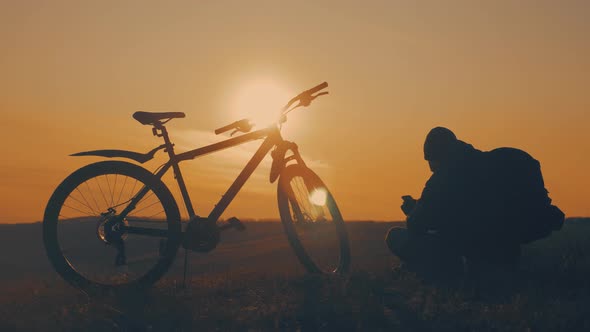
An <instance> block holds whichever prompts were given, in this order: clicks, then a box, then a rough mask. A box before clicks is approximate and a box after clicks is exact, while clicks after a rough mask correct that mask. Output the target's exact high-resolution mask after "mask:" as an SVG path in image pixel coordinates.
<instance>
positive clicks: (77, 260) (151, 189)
mask: <svg viewBox="0 0 590 332" xmlns="http://www.w3.org/2000/svg"><path fill="white" fill-rule="evenodd" d="M327 86H328V84H327V83H326V82H324V83H322V84H320V85H318V86H316V87H314V88H312V89H309V90H307V91H304V92H302V93H301V94H299V95H297V96H296V97H294V98H293V99H291V100H290V101H289V103H287V105H286V106H285V107H284V108H283V109H282V111H281V113H280V117H279V119H278V120H277V121H276V123H274V124H273V125H271V126H269V127H267V128H265V129H261V130H256V131H253V132H250V131H251V130H252V124H251V123H250V122H249V121H248V120H247V119H242V120H239V121H236V122H234V123H232V124H229V125H227V126H224V127H222V128H219V129H217V130H215V133H216V134H221V133H224V132H227V131H230V130H232V131H233V132H232V133H231V135H232V136H233V135H234V134H236V133H242V134H241V135H240V136H237V137H234V138H230V139H227V140H224V141H221V142H218V143H215V144H211V145H208V146H205V147H201V148H198V149H195V150H191V151H187V152H183V153H179V154H176V153H175V151H174V144H172V142H171V140H170V138H169V136H168V131H167V130H166V127H165V126H164V124H165V123H167V122H168V121H170V120H172V119H175V118H184V117H185V115H184V113H180V112H168V113H149V112H136V113H134V114H133V117H134V118H135V119H136V120H137V121H139V122H140V123H141V124H143V125H150V126H153V128H152V133H153V135H154V136H157V137H161V138H163V139H164V144H162V145H160V146H158V147H156V148H155V149H153V150H151V151H149V152H148V153H145V154H141V153H137V152H131V151H124V150H96V151H87V152H81V153H76V154H73V155H72V156H102V157H109V158H112V157H120V158H127V159H131V160H134V161H136V162H138V163H145V162H147V161H149V160H151V159H152V158H153V157H154V155H155V153H156V152H157V151H159V150H161V149H163V150H164V151H165V152H167V153H168V156H169V158H170V159H169V161H168V162H166V163H165V164H163V165H162V166H160V167H159V168H158V169H157V170H156V171H154V173H152V172H149V171H147V170H146V169H144V168H142V167H140V166H138V165H136V164H132V163H128V162H123V161H101V162H97V163H94V164H90V165H87V166H84V167H82V168H80V169H78V170H77V171H75V172H74V173H72V174H71V175H70V176H68V177H67V178H66V179H65V180H64V181H63V182H62V183H61V184H60V185H59V186H58V187H57V189H56V190H55V192H54V193H53V195H52V196H51V198H50V200H49V203H48V204H47V207H46V209H45V215H44V219H43V240H44V243H45V249H46V251H47V254H48V257H49V260H50V261H51V263H52V265H53V267H54V268H55V270H56V271H57V272H58V273H59V274H60V275H61V276H62V277H63V278H64V279H65V280H66V281H68V282H69V283H71V284H72V285H74V286H76V287H79V288H81V289H84V290H100V291H105V290H120V289H124V288H144V287H147V286H150V285H152V284H153V283H154V282H156V281H157V280H158V279H160V278H161V277H162V275H163V274H164V273H166V271H167V270H168V269H169V268H170V266H171V264H172V262H173V260H174V257H175V256H176V252H177V250H178V248H179V246H180V245H181V244H182V245H183V247H184V248H186V249H190V250H193V251H198V252H209V251H211V250H213V249H214V248H215V247H216V246H217V244H218V243H219V241H220V231H222V230H225V229H229V228H234V229H238V230H243V229H244V228H245V227H244V225H243V224H242V223H241V222H240V221H239V220H238V219H237V218H230V219H228V220H227V222H226V223H225V224H223V225H221V224H218V220H219V218H220V216H221V215H222V213H223V212H224V210H225V209H226V208H227V206H228V205H229V203H230V202H231V201H232V200H233V199H234V197H235V196H236V194H237V193H238V191H239V190H240V188H242V186H243V185H244V183H245V182H246V180H247V179H248V178H249V177H250V175H251V174H252V172H253V171H254V170H255V169H256V167H257V166H258V165H259V164H260V162H261V161H262V160H263V158H264V157H265V156H266V154H267V153H268V152H270V151H271V150H272V152H271V156H272V159H273V163H272V167H271V171H270V181H271V183H272V182H275V181H276V180H277V179H278V186H277V195H278V207H279V213H280V216H281V221H282V224H283V226H284V230H285V232H286V234H287V238H288V240H289V243H290V244H291V247H292V248H293V250H294V251H295V254H296V256H297V257H298V259H299V260H300V262H301V263H302V264H303V266H304V267H305V268H306V269H307V270H308V271H309V272H312V273H344V272H346V271H348V269H349V266H350V249H349V243H348V236H347V232H346V228H345V225H344V222H343V220H342V216H341V214H340V211H339V210H338V206H337V205H336V202H335V200H334V197H333V196H332V194H331V193H330V191H329V190H328V188H327V187H326V186H325V185H324V183H323V182H322V180H321V179H320V178H319V177H318V176H317V175H316V174H315V173H314V172H313V171H312V170H311V169H309V168H308V167H307V166H306V164H305V162H304V161H303V159H302V158H301V155H300V153H299V151H298V148H297V145H296V144H295V143H293V142H289V141H286V140H284V139H283V138H282V136H281V127H282V124H283V123H284V122H285V121H286V120H287V117H286V115H287V114H288V113H289V112H290V111H292V110H294V109H295V108H297V107H301V106H309V105H310V103H311V102H312V101H313V100H314V99H315V98H317V97H319V96H321V95H325V94H327V93H328V92H320V91H321V90H322V89H324V88H326V87H327ZM316 93H317V94H316ZM314 94H315V95H314ZM296 102H297V104H295V103H296ZM258 139H264V141H263V143H262V145H261V146H260V148H259V149H258V151H257V152H256V153H255V154H254V156H253V157H252V159H251V160H250V161H249V162H248V163H247V164H246V166H245V167H244V169H243V170H242V171H241V173H240V174H239V175H238V177H237V179H236V180H235V181H234V182H233V184H232V185H231V186H230V187H229V189H228V190H227V192H226V193H225V194H224V195H223V196H222V198H221V199H220V201H219V202H218V203H217V204H216V205H215V207H214V208H213V210H212V211H211V213H210V214H209V216H207V217H199V216H197V215H196V214H195V212H194V209H193V206H192V203H191V199H190V197H189V194H188V191H187V188H186V185H185V182H184V179H183V176H182V173H181V171H180V168H179V163H180V162H181V161H185V160H191V159H194V158H196V157H200V156H203V155H206V154H209V153H212V152H216V151H219V150H223V149H226V148H229V147H233V146H236V145H239V144H242V143H246V142H250V141H253V140H258ZM170 168H172V169H173V172H174V176H175V178H176V181H177V182H178V186H179V189H180V193H181V195H182V199H183V201H184V204H185V206H186V209H187V212H188V216H189V221H188V223H187V224H186V227H185V229H184V230H183V229H182V224H181V217H180V212H179V209H178V205H177V203H176V201H175V199H174V197H173V196H172V194H171V192H170V190H169V189H168V188H167V187H166V185H165V184H164V183H163V182H162V180H161V178H162V176H163V175H164V174H165V173H166V172H167V171H168V170H169V169H170ZM185 273H186V256H185Z"/></svg>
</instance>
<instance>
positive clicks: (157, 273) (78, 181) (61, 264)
mask: <svg viewBox="0 0 590 332" xmlns="http://www.w3.org/2000/svg"><path fill="white" fill-rule="evenodd" d="M111 175H115V177H114V185H113V187H112V188H111V185H112V184H111V183H109V182H108V181H109V176H111ZM119 176H121V178H123V177H125V178H124V179H125V183H124V184H123V185H119V186H121V189H118V187H117V180H118V177H119ZM110 178H111V179H112V177H110ZM128 178H130V179H132V180H135V183H134V186H133V189H131V191H129V193H130V195H131V196H132V197H133V195H134V194H133V193H134V190H135V188H136V186H137V183H138V182H139V183H140V188H141V185H142V184H143V185H144V186H146V187H147V188H148V192H147V194H146V195H144V197H143V198H142V199H141V200H140V201H139V202H138V203H137V205H136V208H135V210H133V211H132V212H131V213H130V214H129V215H128V217H127V218H130V217H129V216H131V215H132V214H133V213H134V211H139V208H138V206H139V207H142V208H143V209H144V210H145V209H146V208H145V207H143V206H142V205H140V204H142V202H143V200H144V199H146V200H148V199H151V196H150V197H148V195H149V194H150V193H152V195H153V196H154V197H155V199H156V203H153V204H152V203H150V204H152V205H151V206H155V207H156V209H159V208H161V209H162V212H160V213H159V214H158V215H162V214H164V219H163V220H158V219H154V218H152V219H153V221H151V220H152V219H150V220H148V223H150V224H152V226H153V225H155V227H156V229H165V230H166V232H167V237H166V238H165V242H162V241H161V239H158V241H159V246H157V248H155V249H154V250H157V251H158V256H147V257H148V258H149V257H153V261H154V262H155V263H154V265H153V266H152V267H149V266H150V265H151V264H152V263H151V262H149V263H146V261H147V259H145V258H144V259H143V261H141V260H138V261H137V262H135V263H133V264H134V265H133V266H134V267H135V266H138V267H142V269H143V267H144V266H145V269H146V271H145V273H144V272H143V271H140V272H138V275H137V278H135V279H133V280H128V279H127V277H128V274H127V275H126V274H123V275H124V278H123V280H116V281H111V280H112V276H111V275H108V276H105V278H111V279H106V282H105V280H103V279H100V278H98V277H96V278H95V276H98V275H99V274H100V272H102V271H99V272H93V273H94V275H93V277H90V275H86V274H84V273H82V271H81V266H86V265H88V266H90V265H92V264H93V263H94V262H93V261H92V259H91V260H90V262H87V261H86V260H85V259H82V258H78V256H79V255H81V254H82V252H83V250H79V249H80V248H76V250H73V249H72V250H70V249H67V248H65V247H64V246H66V244H64V242H65V241H77V242H76V245H79V246H80V247H82V246H85V247H87V248H91V245H92V246H93V247H92V249H89V250H88V252H87V254H89V255H90V257H93V258H97V261H100V260H104V259H107V258H108V254H107V255H103V254H102V252H101V250H102V249H100V250H95V248H97V247H98V246H101V248H102V244H96V243H100V241H101V239H102V238H101V234H103V235H104V228H103V232H102V233H101V232H100V230H101V227H106V226H104V225H105V222H104V221H103V220H105V219H104V216H103V215H100V216H97V215H96V212H101V211H103V210H104V209H102V202H101V203H98V201H99V200H100V196H99V197H98V198H96V197H95V191H96V188H97V186H96V183H97V184H98V188H101V190H100V191H101V193H102V194H103V195H102V196H103V197H102V198H104V203H105V205H106V206H108V205H109V201H108V199H106V196H105V194H104V191H107V190H106V188H105V189H104V191H103V189H102V187H101V186H100V181H104V179H106V181H107V183H109V192H108V193H109V194H111V193H112V194H113V197H110V199H111V203H110V204H111V205H112V204H113V202H114V197H116V196H117V194H118V196H119V197H118V199H119V201H120V199H121V196H122V195H123V193H124V191H125V189H126V188H129V187H130V186H131V184H129V187H127V186H126V184H127V179H128ZM93 179H94V180H95V182H96V183H94V182H93V181H91V180H93ZM132 180H129V181H132ZM121 181H122V180H121ZM83 184H85V185H86V186H83ZM103 186H104V185H103ZM86 187H87V188H86ZM127 190H128V189H127ZM138 190H139V189H138ZM119 191H120V192H119ZM84 193H86V195H84ZM126 193H127V191H125V194H126ZM79 194H80V195H79ZM91 195H92V198H93V199H94V202H92V200H91V199H90V196H91ZM76 197H77V198H76ZM119 201H117V203H119ZM129 201H130V200H129ZM129 201H127V203H128V202H129ZM150 202H151V201H150ZM158 202H159V203H160V204H161V207H158V206H157V205H156V204H157V203H158ZM85 203H87V204H85ZM68 204H69V205H68ZM73 204H80V205H76V206H77V207H76V208H74V207H72V206H71V205H73ZM95 204H96V205H95ZM123 204H124V203H123ZM145 204H146V205H147V204H148V203H145ZM120 205H122V204H120ZM151 206H148V208H151ZM110 207H111V208H112V206H110ZM117 208H118V206H117ZM95 209H96V210H95ZM70 210H72V211H73V212H72V211H70ZM75 210H77V211H79V213H80V214H82V212H87V213H89V216H84V215H81V216H75V217H67V216H66V215H65V213H66V212H67V213H68V214H70V213H72V215H76V214H77V213H78V212H76V211H75ZM86 210H88V211H86ZM152 212H153V211H152ZM93 213H94V214H95V215H94V216H90V214H93ZM139 213H140V212H138V215H139ZM96 218H98V220H97V219H96ZM101 218H102V219H101ZM127 218H126V219H125V222H127V223H129V222H130V221H128V220H127ZM141 221H143V222H145V220H141ZM92 223H95V225H96V226H95V228H96V231H95V232H96V233H95V234H92V237H94V236H97V238H96V239H94V240H96V242H94V240H92V239H88V237H90V236H91V235H90V234H88V232H89V231H90V226H93V225H92ZM133 236H135V235H128V234H127V235H125V239H124V240H122V241H123V242H126V243H127V245H128V244H129V243H130V240H133V241H135V242H132V243H134V244H137V245H138V246H145V245H146V243H147V241H148V240H147V237H145V236H144V238H139V237H133ZM128 237H131V238H128ZM121 238H123V235H121ZM181 238H182V228H181V224H180V212H179V210H178V206H177V204H176V201H175V200H174V197H173V196H172V194H171V193H170V191H169V189H168V188H167V187H166V185H165V184H164V183H163V182H162V181H161V180H160V179H158V178H157V177H155V176H154V175H153V174H152V173H150V172H149V171H147V170H146V169H144V168H142V167H139V166H137V165H134V164H131V163H127V162H121V161H103V162H98V163H94V164H90V165H87V166H84V167H82V168H80V169H78V170H76V171H75V172H73V173H72V174H71V175H69V176H68V177H67V178H66V179H65V180H63V182H62V183H61V184H60V185H59V186H58V187H57V188H56V190H55V191H54V193H53V195H52V196H51V198H50V199H49V202H48V204H47V207H46V209H45V214H44V218H43V242H44V245H45V250H46V253H47V256H48V258H49V261H50V262H51V264H52V266H53V268H54V269H55V270H56V271H57V272H58V274H59V275H60V276H61V277H62V278H63V279H65V280H66V281H67V282H68V283H70V284H71V285H73V286H74V287H77V288H80V289H82V290H84V291H86V292H89V293H96V292H105V291H120V290H123V289H142V288H146V287H149V286H151V285H152V284H154V283H155V282H156V281H158V280H159V279H160V278H161V277H162V275H164V273H166V271H167V270H168V269H169V268H170V266H171V264H172V263H173V261H174V258H175V256H176V252H177V250H178V247H179V245H180V243H181ZM60 240H61V243H60ZM149 241H151V239H150V240H149ZM162 243H165V246H164V247H162ZM104 247H108V245H105V246H104ZM74 248H75V246H74ZM124 248H125V247H124ZM147 248H148V247H147V246H146V248H145V249H147ZM150 248H151V246H150ZM105 250H107V249H105ZM117 250H118V249H117ZM124 250H128V249H124ZM98 252H101V254H98ZM106 252H108V251H106ZM110 252H111V253H112V251H110ZM66 253H67V255H66ZM70 253H71V256H68V255H70ZM118 253H119V251H117V257H116V260H117V259H119V257H118ZM132 253H133V252H132ZM141 253H142V254H143V255H146V254H145V253H144V252H143V251H142V252H141ZM74 256H76V259H75V260H73V259H72V257H74ZM105 257H106V258H105ZM98 258H99V259H98ZM103 258H104V259H103ZM122 265H123V264H121V266H122ZM125 265H129V264H128V263H127V262H126V263H125ZM92 268H94V267H92ZM118 268H120V266H119V267H118ZM97 270H98V269H97ZM104 272H105V273H106V272H107V271H104Z"/></svg>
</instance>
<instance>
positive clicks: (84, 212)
mask: <svg viewBox="0 0 590 332" xmlns="http://www.w3.org/2000/svg"><path fill="white" fill-rule="evenodd" d="M63 206H65V207H67V208H69V209H72V210H76V211H78V212H80V213H83V214H85V215H86V214H88V212H86V211H82V210H79V209H76V208H73V207H71V206H68V205H66V204H64V205H63Z"/></svg>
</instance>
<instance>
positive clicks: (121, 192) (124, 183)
mask: <svg viewBox="0 0 590 332" xmlns="http://www.w3.org/2000/svg"><path fill="white" fill-rule="evenodd" d="M126 184H127V176H126V177H125V180H124V181H123V187H122V188H121V191H120V192H119V198H117V205H119V202H120V201H121V195H122V194H123V190H124V189H125V185H126Z"/></svg>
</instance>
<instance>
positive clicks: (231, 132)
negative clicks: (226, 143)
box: [229, 129, 240, 136]
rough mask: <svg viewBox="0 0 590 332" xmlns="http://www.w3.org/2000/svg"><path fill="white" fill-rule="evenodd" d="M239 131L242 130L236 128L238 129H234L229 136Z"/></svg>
mask: <svg viewBox="0 0 590 332" xmlns="http://www.w3.org/2000/svg"><path fill="white" fill-rule="evenodd" d="M239 131H240V130H239V129H236V130H234V131H232V132H231V134H229V136H233V135H234V134H235V133H237V132H239Z"/></svg>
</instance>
